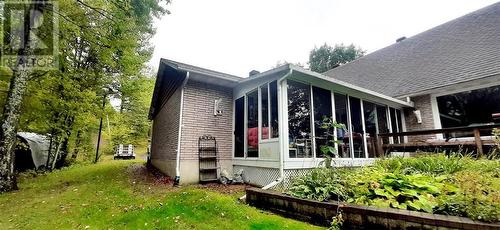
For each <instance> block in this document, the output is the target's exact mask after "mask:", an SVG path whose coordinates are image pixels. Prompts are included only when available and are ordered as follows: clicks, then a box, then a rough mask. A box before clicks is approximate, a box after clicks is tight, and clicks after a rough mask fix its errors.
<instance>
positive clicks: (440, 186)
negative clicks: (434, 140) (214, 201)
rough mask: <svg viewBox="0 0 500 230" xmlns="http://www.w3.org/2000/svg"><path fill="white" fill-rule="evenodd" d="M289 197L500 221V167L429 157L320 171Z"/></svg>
mask: <svg viewBox="0 0 500 230" xmlns="http://www.w3.org/2000/svg"><path fill="white" fill-rule="evenodd" d="M285 193H286V194H288V195H291V196H294V197H298V198H306V199H314V200H318V201H344V202H347V203H352V204H357V205H366V206H375V207H384V208H389V207H390V208H396V209H403V210H412V211H420V212H426V213H435V214H445V215H452V216H462V217H468V218H471V219H473V220H479V221H483V222H498V221H500V161H499V160H475V159H472V158H470V157H461V156H450V157H447V156H445V155H432V156H430V155H429V156H422V157H417V158H393V159H386V160H380V161H377V163H376V164H375V165H374V166H371V167H363V168H349V169H339V168H318V169H314V170H312V171H311V173H310V174H308V175H306V176H303V177H299V178H296V179H295V180H294V182H293V184H292V186H291V187H290V189H289V190H288V191H286V192H285Z"/></svg>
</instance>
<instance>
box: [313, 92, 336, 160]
mask: <svg viewBox="0 0 500 230" xmlns="http://www.w3.org/2000/svg"><path fill="white" fill-rule="evenodd" d="M312 90H313V107H314V136H315V138H314V139H315V145H316V157H324V155H323V153H322V152H321V146H323V145H331V146H333V145H332V143H331V141H329V140H328V134H332V133H333V130H328V129H324V128H322V127H321V126H322V125H323V120H324V119H325V118H332V94H331V92H330V90H326V89H322V88H318V87H314V86H313V88H312Z"/></svg>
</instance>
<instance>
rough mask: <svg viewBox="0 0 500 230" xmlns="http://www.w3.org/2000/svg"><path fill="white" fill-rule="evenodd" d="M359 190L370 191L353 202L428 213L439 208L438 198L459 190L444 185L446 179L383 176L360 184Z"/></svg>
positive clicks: (416, 175) (402, 175)
mask: <svg viewBox="0 0 500 230" xmlns="http://www.w3.org/2000/svg"><path fill="white" fill-rule="evenodd" d="M355 186H356V185H355ZM357 186H364V187H367V188H368V189H367V190H365V191H359V190H358V193H354V194H353V195H352V198H351V199H350V200H349V201H350V202H353V203H356V204H363V205H373V206H379V207H392V208H398V209H409V210H415V211H424V212H429V213H432V212H433V210H434V208H436V207H437V205H438V203H437V200H436V199H437V197H438V196H440V195H442V194H447V193H454V191H456V187H454V186H453V185H451V184H448V183H446V182H444V178H442V177H441V178H434V177H431V176H426V175H422V174H414V175H404V174H395V173H382V174H381V178H379V179H378V180H375V181H366V182H360V183H357Z"/></svg>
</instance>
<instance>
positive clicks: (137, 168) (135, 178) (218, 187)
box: [126, 164, 252, 195]
mask: <svg viewBox="0 0 500 230" xmlns="http://www.w3.org/2000/svg"><path fill="white" fill-rule="evenodd" d="M126 172H127V174H128V175H130V180H131V181H132V183H134V184H135V183H141V184H147V185H152V186H159V187H170V188H173V186H174V180H173V178H171V177H169V176H166V175H164V174H163V173H161V172H160V171H159V170H158V169H156V168H155V167H151V166H146V165H145V164H133V165H130V166H129V167H128V168H127V171H126ZM193 186H195V187H197V188H201V189H208V190H211V191H215V192H218V193H221V194H228V195H230V194H235V193H244V192H245V189H246V188H247V187H252V186H251V185H246V184H235V185H223V184H219V183H208V184H197V185H193Z"/></svg>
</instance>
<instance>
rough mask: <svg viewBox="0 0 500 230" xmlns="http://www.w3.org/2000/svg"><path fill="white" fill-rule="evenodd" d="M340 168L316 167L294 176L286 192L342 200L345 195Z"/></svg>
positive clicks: (293, 194)
mask: <svg viewBox="0 0 500 230" xmlns="http://www.w3.org/2000/svg"><path fill="white" fill-rule="evenodd" d="M342 172H343V171H342V170H341V169H333V168H316V169H313V170H311V172H309V173H308V174H307V175H306V176H302V177H298V178H295V180H294V181H293V182H292V186H291V187H290V189H289V191H288V192H287V194H289V195H291V196H295V197H299V198H307V199H314V200H320V201H328V200H344V199H345V198H346V197H347V189H346V181H345V176H343V175H342Z"/></svg>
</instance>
